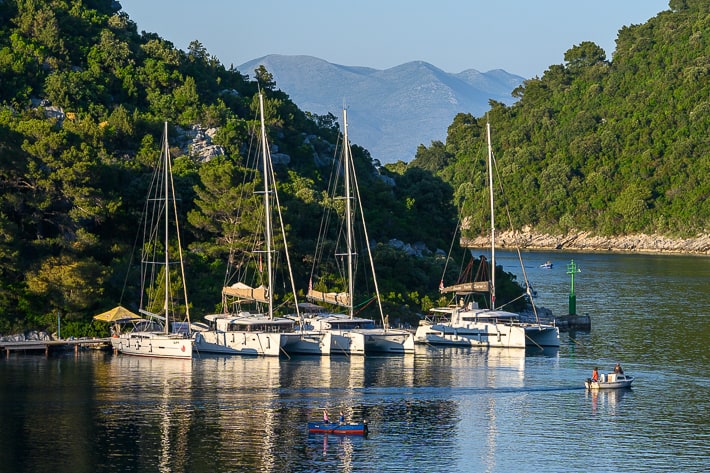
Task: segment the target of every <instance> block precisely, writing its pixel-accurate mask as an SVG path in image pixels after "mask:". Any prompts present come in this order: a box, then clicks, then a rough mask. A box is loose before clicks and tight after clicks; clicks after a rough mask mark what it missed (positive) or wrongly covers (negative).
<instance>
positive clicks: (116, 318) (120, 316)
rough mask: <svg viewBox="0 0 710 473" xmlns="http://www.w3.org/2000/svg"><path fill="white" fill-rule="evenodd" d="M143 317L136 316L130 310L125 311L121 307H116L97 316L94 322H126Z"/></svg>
mask: <svg viewBox="0 0 710 473" xmlns="http://www.w3.org/2000/svg"><path fill="white" fill-rule="evenodd" d="M140 318H141V316H140V315H137V314H134V313H133V312H131V311H130V310H128V309H124V308H123V307H121V306H120V305H119V306H117V307H114V308H113V309H111V310H109V311H106V312H104V313H102V314H99V315H95V316H94V320H100V321H102V322H115V323H119V322H125V321H129V320H134V319H140Z"/></svg>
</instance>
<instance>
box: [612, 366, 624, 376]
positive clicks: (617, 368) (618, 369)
mask: <svg viewBox="0 0 710 473" xmlns="http://www.w3.org/2000/svg"><path fill="white" fill-rule="evenodd" d="M614 373H616V374H624V370H622V369H621V365H620V364H619V363H617V364H616V366H615V367H614Z"/></svg>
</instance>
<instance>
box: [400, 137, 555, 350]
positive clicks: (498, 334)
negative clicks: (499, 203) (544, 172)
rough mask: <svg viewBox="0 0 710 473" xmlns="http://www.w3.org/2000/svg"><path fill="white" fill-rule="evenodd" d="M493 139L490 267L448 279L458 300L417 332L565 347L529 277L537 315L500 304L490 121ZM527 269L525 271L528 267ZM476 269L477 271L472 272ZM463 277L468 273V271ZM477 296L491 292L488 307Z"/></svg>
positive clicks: (496, 343) (425, 339)
mask: <svg viewBox="0 0 710 473" xmlns="http://www.w3.org/2000/svg"><path fill="white" fill-rule="evenodd" d="M486 135H487V142H488V179H489V184H488V188H489V197H490V200H489V201H490V206H491V212H490V226H491V228H490V231H491V241H490V243H491V260H490V266H489V263H488V261H487V260H486V258H485V257H484V256H481V259H480V264H479V267H478V274H477V275H476V277H475V278H474V280H473V281H470V280H463V279H460V280H459V281H457V283H456V284H453V285H449V286H445V285H444V279H443V277H442V279H441V282H440V286H439V291H440V292H441V293H442V294H453V299H452V303H451V304H450V305H449V306H446V307H436V308H433V309H431V312H432V313H431V314H430V315H429V316H428V317H427V318H426V319H424V320H421V321H420V323H419V326H418V327H417V331H416V333H415V335H414V341H415V343H418V344H431V345H451V346H472V347H500V348H526V347H536V348H539V349H544V348H547V347H559V346H560V331H559V328H558V327H556V326H555V325H554V324H547V323H543V322H542V321H541V320H540V319H539V317H538V316H537V310H536V308H535V304H534V302H533V301H532V299H533V297H532V292H531V290H530V285H529V284H528V283H527V277H525V281H526V287H527V294H528V296H529V297H530V302H531V304H532V307H533V314H534V318H533V319H531V320H522V319H521V317H520V314H517V313H514V312H508V311H505V310H501V309H500V308H497V307H496V279H495V274H496V262H495V250H496V245H495V232H496V229H495V212H494V205H493V202H494V192H493V151H492V147H491V136H490V125H487V126H486ZM521 267H522V268H523V275H525V269H524V266H523V265H522V258H521ZM469 269H471V271H469ZM464 273H465V276H468V275H470V274H472V273H473V271H472V266H471V264H469V267H468V268H467V270H466V271H464ZM462 276H463V275H462ZM475 294H483V295H484V297H485V296H486V295H487V296H488V304H489V307H490V308H488V309H486V308H479V306H478V303H477V302H476V301H474V300H473V297H474V295H475Z"/></svg>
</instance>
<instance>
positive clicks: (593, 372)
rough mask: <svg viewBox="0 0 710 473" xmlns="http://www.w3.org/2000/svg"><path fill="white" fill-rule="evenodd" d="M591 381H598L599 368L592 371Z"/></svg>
mask: <svg viewBox="0 0 710 473" xmlns="http://www.w3.org/2000/svg"><path fill="white" fill-rule="evenodd" d="M592 381H595V382H598V381H599V368H597V367H596V366H595V367H594V369H593V370H592Z"/></svg>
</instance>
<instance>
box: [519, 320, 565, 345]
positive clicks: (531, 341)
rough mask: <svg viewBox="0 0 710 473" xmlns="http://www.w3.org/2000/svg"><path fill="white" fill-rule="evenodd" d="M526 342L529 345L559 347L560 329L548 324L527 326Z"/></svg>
mask: <svg viewBox="0 0 710 473" xmlns="http://www.w3.org/2000/svg"><path fill="white" fill-rule="evenodd" d="M525 343H526V346H528V347H538V348H547V347H559V346H560V329H559V328H558V327H555V326H551V325H547V324H539V325H538V324H530V325H526V326H525Z"/></svg>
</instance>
